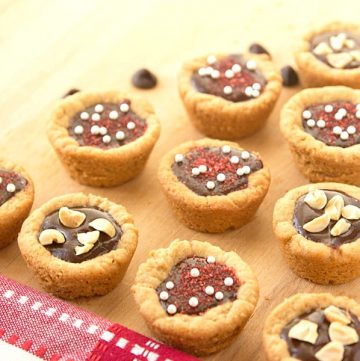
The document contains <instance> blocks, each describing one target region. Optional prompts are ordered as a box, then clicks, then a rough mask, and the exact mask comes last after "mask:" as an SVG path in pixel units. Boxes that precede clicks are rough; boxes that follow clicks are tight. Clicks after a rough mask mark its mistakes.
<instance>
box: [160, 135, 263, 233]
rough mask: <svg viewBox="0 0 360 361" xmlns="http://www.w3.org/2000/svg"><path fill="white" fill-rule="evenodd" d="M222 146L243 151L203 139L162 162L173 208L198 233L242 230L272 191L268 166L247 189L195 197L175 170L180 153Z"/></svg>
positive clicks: (251, 177)
mask: <svg viewBox="0 0 360 361" xmlns="http://www.w3.org/2000/svg"><path fill="white" fill-rule="evenodd" d="M223 145H229V146H231V147H232V148H235V149H239V150H243V149H242V148H241V147H240V146H239V145H238V144H237V143H229V142H224V141H220V140H213V139H202V140H197V141H190V142H186V143H183V144H181V145H180V146H178V147H176V148H174V149H172V150H171V151H170V152H168V153H167V154H166V155H165V156H164V157H163V159H162V160H161V163H160V168H159V173H158V174H159V180H160V183H161V185H162V188H163V190H164V192H165V195H166V197H167V199H168V201H169V204H170V206H171V208H172V209H173V211H174V213H175V215H176V217H177V218H178V219H179V220H180V221H181V222H182V223H184V224H185V225H186V226H187V227H189V228H191V229H194V230H196V231H200V232H209V233H219V232H225V231H226V230H230V229H236V228H240V227H242V226H243V225H245V224H246V223H248V222H249V221H250V220H251V219H252V217H253V216H254V214H255V212H256V211H257V209H258V208H259V206H260V204H261V202H262V201H263V199H264V197H265V196H266V193H267V191H268V189H269V185H270V172H269V169H268V168H267V167H263V168H262V169H260V170H258V171H256V172H254V173H251V174H250V175H249V178H248V179H249V184H248V187H247V188H245V189H241V190H239V191H235V192H231V193H228V194H227V195H219V196H217V195H214V196H200V195H198V194H196V193H195V192H193V191H192V190H191V189H189V188H188V187H187V186H186V185H185V184H183V183H181V182H180V181H179V180H178V179H177V177H176V175H175V174H174V172H173V171H172V164H173V162H174V157H175V155H176V154H177V153H186V152H188V151H190V150H191V149H192V148H194V147H203V146H210V147H211V146H219V147H221V146H223ZM252 153H253V154H256V155H258V154H257V153H254V152H252Z"/></svg>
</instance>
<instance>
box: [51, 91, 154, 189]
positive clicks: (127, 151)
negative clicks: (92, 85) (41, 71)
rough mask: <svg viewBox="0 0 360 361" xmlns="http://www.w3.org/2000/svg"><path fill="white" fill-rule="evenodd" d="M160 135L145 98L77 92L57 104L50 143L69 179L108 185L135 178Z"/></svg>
mask: <svg viewBox="0 0 360 361" xmlns="http://www.w3.org/2000/svg"><path fill="white" fill-rule="evenodd" d="M159 134H160V123H159V121H158V119H157V117H156V115H155V113H154V110H153V108H152V106H151V105H150V104H149V103H148V102H147V101H146V100H144V99H141V98H137V97H134V96H132V95H129V94H126V93H122V92H118V91H108V92H98V93H95V92H94V93H91V92H79V93H77V94H75V95H73V96H71V97H66V98H65V99H62V100H60V101H59V103H58V104H57V106H56V107H55V110H54V111H53V113H52V116H51V121H50V127H49V129H48V137H49V140H50V142H51V144H52V146H53V147H54V149H55V151H56V153H57V155H58V156H59V158H60V160H61V161H62V163H63V164H64V165H65V167H66V168H67V170H68V171H69V173H70V175H71V177H72V178H74V179H75V180H77V181H78V182H79V183H81V184H84V185H89V186H100V187H111V186H116V185H119V184H122V183H124V182H127V181H128V180H130V179H132V178H134V177H136V176H137V175H138V174H139V173H140V172H141V171H142V170H143V168H144V166H145V164H146V162H147V159H148V157H149V155H150V153H151V151H152V149H153V147H154V145H155V143H156V141H157V139H158V138H159Z"/></svg>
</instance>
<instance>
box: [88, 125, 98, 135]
mask: <svg viewBox="0 0 360 361" xmlns="http://www.w3.org/2000/svg"><path fill="white" fill-rule="evenodd" d="M90 133H91V134H92V135H98V134H99V133H100V127H99V126H98V125H93V126H92V127H91V129H90Z"/></svg>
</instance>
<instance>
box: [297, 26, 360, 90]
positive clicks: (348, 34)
mask: <svg viewBox="0 0 360 361" xmlns="http://www.w3.org/2000/svg"><path fill="white" fill-rule="evenodd" d="M295 60H296V63H297V66H298V68H299V75H300V78H301V81H302V83H303V85H304V86H306V87H321V86H325V85H346V86H349V87H352V88H360V26H359V25H358V24H349V23H342V22H333V23H330V24H326V25H323V26H320V27H316V28H314V29H312V30H310V31H309V32H308V33H307V34H305V35H304V37H303V39H301V41H299V44H298V46H297V48H296V51H295Z"/></svg>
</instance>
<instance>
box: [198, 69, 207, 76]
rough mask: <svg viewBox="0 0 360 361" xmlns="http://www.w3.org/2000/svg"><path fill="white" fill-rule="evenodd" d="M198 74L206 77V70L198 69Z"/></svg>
mask: <svg viewBox="0 0 360 361" xmlns="http://www.w3.org/2000/svg"><path fill="white" fill-rule="evenodd" d="M198 74H199V75H200V76H206V75H207V70H206V69H205V68H200V69H199V70H198Z"/></svg>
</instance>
